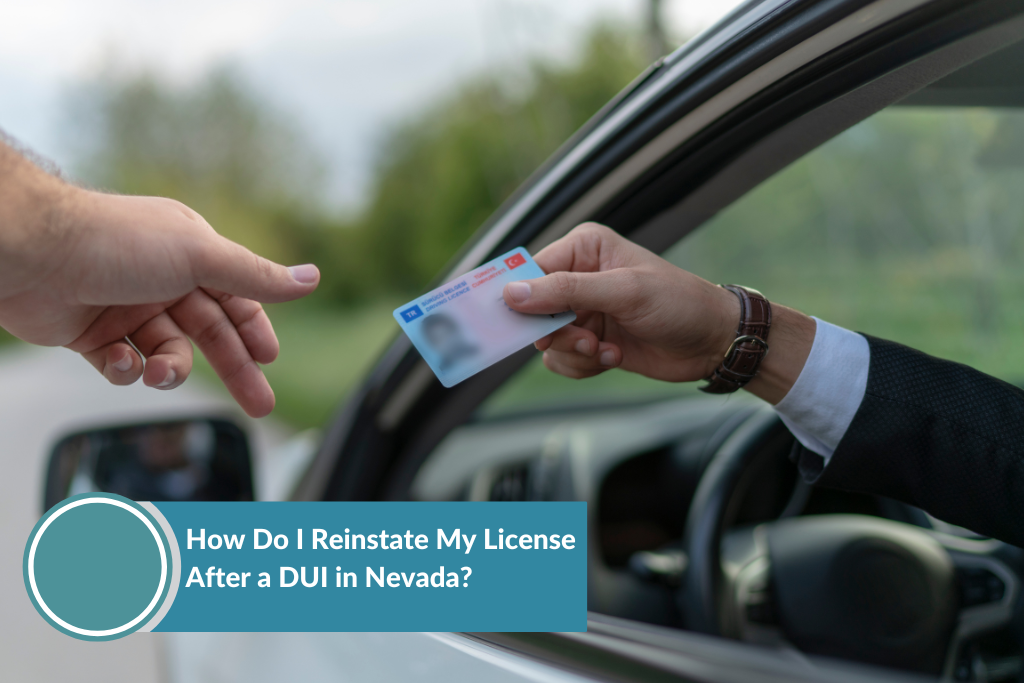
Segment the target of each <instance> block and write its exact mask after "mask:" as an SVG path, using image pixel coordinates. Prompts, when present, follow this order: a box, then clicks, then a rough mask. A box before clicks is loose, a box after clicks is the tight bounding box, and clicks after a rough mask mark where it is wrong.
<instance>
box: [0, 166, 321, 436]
mask: <svg viewBox="0 0 1024 683" xmlns="http://www.w3.org/2000/svg"><path fill="white" fill-rule="evenodd" d="M3 151H4V150H2V149H0V152H3ZM3 160H4V159H0V161H3ZM7 161H8V163H10V159H9V158H8V159H7ZM23 163H24V164H27V162H23ZM29 166H30V165H29ZM30 169H31V170H29V169H26V168H24V167H23V168H22V169H21V171H22V173H21V176H19V177H20V178H22V179H24V177H28V178H29V181H30V182H28V183H26V184H25V185H24V186H23V187H21V188H19V190H20V191H19V192H18V194H17V196H15V197H11V201H9V202H6V204H7V208H6V210H4V209H0V232H2V235H0V246H3V249H0V326H2V327H3V328H4V329H6V330H8V331H9V332H11V333H12V334H14V335H15V336H17V337H19V338H21V339H23V340H25V341H28V342H31V343H34V344H41V345H46V346H66V347H67V348H69V349H71V350H73V351H76V352H78V353H80V354H82V356H84V357H85V358H86V360H88V361H89V362H90V363H92V364H93V366H95V367H96V369H97V370H99V371H100V372H101V373H102V374H103V376H104V377H106V378H107V379H108V380H109V381H110V382H111V383H113V384H119V385H124V384H131V383H133V382H135V381H137V380H138V379H139V378H140V377H142V380H143V382H144V383H145V384H146V385H147V386H150V387H155V388H158V389H173V388H174V387H177V386H179V385H180V384H181V383H182V382H184V381H185V379H186V378H187V377H188V375H189V373H190V372H191V370H192V342H193V341H194V342H195V344H196V346H198V347H199V349H200V351H202V352H203V354H204V355H205V356H206V357H207V359H208V360H209V362H210V365H211V366H213V368H214V370H216V372H217V374H218V376H219V377H220V378H221V380H222V381H223V382H224V384H225V386H226V387H227V389H228V391H230V393H231V395H232V396H233V397H234V398H235V400H236V401H238V403H239V405H240V406H241V407H242V408H243V409H244V410H245V412H246V413H248V414H249V415H251V416H253V417H262V416H264V415H267V414H268V413H270V411H271V410H272V409H273V407H274V393H273V391H272V390H271V388H270V385H269V384H268V383H267V380H266V378H265V377H264V376H263V372H262V370H261V369H260V367H259V365H258V364H261V363H270V362H271V361H273V360H274V359H275V358H276V357H277V354H278V348H279V347H278V341H277V337H276V335H275V334H274V330H273V327H272V326H271V324H270V320H269V318H267V315H266V313H265V312H264V311H263V307H262V306H261V305H260V303H259V302H264V303H276V302H283V301H291V300H293V299H298V298H300V297H303V296H305V295H307V294H309V293H310V292H312V291H313V290H314V289H316V286H317V284H318V282H319V280H320V273H319V271H318V270H317V268H316V266H313V265H303V266H297V267H293V268H285V267H284V266H280V265H278V264H276V263H272V262H271V261H268V260H266V259H264V258H261V257H259V256H257V255H255V254H253V253H252V252H250V251H249V250H247V249H245V248H244V247H242V246H240V245H238V244H236V243H234V242H232V241H230V240H228V239H226V238H224V237H221V236H220V235H218V234H217V233H216V232H215V231H214V230H213V228H212V227H210V225H209V224H208V223H207V222H206V221H205V220H204V219H203V218H202V217H201V216H200V215H199V214H197V213H196V212H195V211H192V210H191V209H189V208H188V207H186V206H184V205H183V204H181V203H179V202H176V201H173V200H170V199H161V198H156V197H126V196H117V195H108V194H102V193H98V192H89V191H85V190H81V189H78V188H73V187H69V186H67V185H64V184H63V183H60V182H59V181H56V180H55V179H50V178H49V177H48V176H46V177H42V175H41V174H40V172H38V170H37V169H35V168H34V167H30ZM2 171H3V168H2V165H0V172H2ZM4 194H5V193H3V192H0V195H4ZM5 198H7V197H5V196H0V204H3V203H5V202H3V201H2V200H4V199H5ZM126 339H127V340H130V341H131V344H129V343H128V342H127V341H126ZM190 340H191V341H190ZM133 345H134V348H133ZM136 349H137V350H138V351H136ZM139 352H141V356H140V353H139ZM143 359H145V361H144V360H143Z"/></svg>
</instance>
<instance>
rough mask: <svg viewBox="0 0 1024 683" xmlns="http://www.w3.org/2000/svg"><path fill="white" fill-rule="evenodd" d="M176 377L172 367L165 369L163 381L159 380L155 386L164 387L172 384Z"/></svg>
mask: <svg viewBox="0 0 1024 683" xmlns="http://www.w3.org/2000/svg"><path fill="white" fill-rule="evenodd" d="M177 378H178V373H176V372H175V371H174V368H171V369H170V370H168V371H167V376H166V377H164V381H163V382H160V384H157V385H156V388H157V389H166V388H167V387H169V386H171V385H172V384H174V380H176V379H177Z"/></svg>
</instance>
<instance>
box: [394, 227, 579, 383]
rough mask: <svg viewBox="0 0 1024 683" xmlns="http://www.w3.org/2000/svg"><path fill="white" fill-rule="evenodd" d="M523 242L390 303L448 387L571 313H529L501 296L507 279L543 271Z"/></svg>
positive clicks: (568, 319)
mask: <svg viewBox="0 0 1024 683" xmlns="http://www.w3.org/2000/svg"><path fill="white" fill-rule="evenodd" d="M543 276H544V271H542V270H541V269H540V266H538V265H537V264H536V263H534V261H533V259H532V258H530V255H529V254H528V253H527V252H526V250H525V249H523V248H522V247H520V248H518V249H513V250H512V251H510V252H508V253H507V254H504V255H502V256H499V257H498V258H496V259H494V260H493V261H489V262H488V263H485V264H484V265H482V266H480V267H479V268H477V269H476V270H473V271H471V272H469V273H467V274H466V275H464V276H463V277H460V278H457V279H455V280H453V281H452V282H449V283H448V284H445V285H442V286H440V287H438V288H437V289H435V290H433V291H432V292H428V293H427V294H425V295H423V296H422V297H420V298H418V299H415V300H413V301H410V302H409V303H407V304H406V305H404V306H399V307H398V308H396V309H395V313H394V315H395V320H397V321H398V324H399V325H401V326H402V330H403V331H404V332H405V333H406V334H407V335H408V336H409V339H411V340H412V343H413V344H414V345H415V346H416V349H417V350H418V351H419V352H420V355H422V356H423V359H424V360H425V361H426V362H427V365H429V366H430V369H431V370H433V371H434V374H435V375H437V378H438V379H439V380H441V384H443V385H444V386H446V387H452V386H455V385H456V384H458V383H459V382H461V381H463V380H464V379H467V378H469V377H472V376H473V375H475V374H476V373H478V372H480V371H481V370H483V369H485V368H487V367H490V366H491V365H494V364H495V363H497V362H498V361H500V360H502V359H503V358H506V357H508V356H510V355H511V354H513V353H515V352H516V351H518V350H519V349H521V348H523V347H525V346H529V345H530V344H532V343H534V342H535V341H537V340H538V339H540V338H542V337H545V336H547V335H549V334H551V333H552V332H554V331H555V330H557V329H559V328H561V327H563V326H565V325H568V324H569V323H571V322H572V321H574V320H575V319H576V314H575V313H574V312H572V311H566V312H563V313H556V314H552V315H528V314H525V313H519V312H517V311H514V310H512V309H511V308H509V307H508V305H507V304H506V303H505V300H504V299H503V298H502V294H501V292H502V289H503V288H504V287H505V285H506V284H507V283H509V282H514V281H516V280H530V279H533V278H538V277H543Z"/></svg>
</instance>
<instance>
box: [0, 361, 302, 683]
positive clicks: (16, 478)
mask: <svg viewBox="0 0 1024 683" xmlns="http://www.w3.org/2000/svg"><path fill="white" fill-rule="evenodd" d="M208 413H216V414H218V415H224V414H229V415H232V416H235V417H236V418H237V419H238V421H239V423H240V424H243V426H245V427H246V428H247V429H248V431H249V435H250V439H251V441H252V448H253V451H254V457H255V459H256V464H255V467H256V472H257V477H259V473H260V466H261V464H267V453H268V452H270V451H271V450H273V449H274V448H276V447H277V446H278V445H280V443H281V442H282V441H283V440H284V439H285V438H286V437H287V431H286V430H284V429H283V428H281V427H280V426H279V425H275V424H274V423H273V422H270V421H267V420H263V421H260V422H256V421H254V420H249V419H248V418H246V417H245V416H244V415H243V414H242V413H241V412H240V411H239V410H238V409H237V408H236V407H235V406H234V404H233V403H232V402H231V401H230V398H229V397H228V396H227V394H226V393H224V392H222V391H221V390H220V389H219V388H217V387H214V386H211V385H210V384H208V383H204V382H203V381H202V379H201V378H198V377H192V378H190V379H189V380H188V382H186V383H185V385H183V386H182V387H179V388H178V389H175V390H174V391H170V392H162V391H156V390H154V389H149V388H147V387H145V386H143V385H142V383H141V382H139V383H138V384H136V385H134V386H131V387H113V386H111V385H109V384H107V382H106V380H104V379H103V378H102V377H101V376H100V375H99V374H98V373H97V372H96V371H95V370H94V369H93V368H92V366H90V365H89V364H88V363H86V362H85V361H84V360H82V359H81V358H79V357H78V356H77V355H76V354H73V353H71V352H70V351H66V350H64V349H44V348H34V347H25V346H15V347H8V348H5V349H3V350H0V465H2V469H0V679H2V680H5V681H33V682H34V681H61V682H64V681H75V682H76V683H87V682H90V681H97V682H100V681H102V682H103V683H107V682H109V681H133V682H134V683H146V682H148V681H160V680H165V678H166V677H165V672H166V661H165V659H166V658H165V652H166V650H167V647H166V646H167V642H166V641H165V640H164V636H161V635H160V634H149V633H147V634H137V635H135V636H132V637H131V638H127V639H124V640H115V641H111V642H105V643H86V642H82V641H78V640H75V639H73V638H70V637H68V636H65V635H63V634H61V633H59V632H58V631H56V630H54V629H52V628H51V627H50V626H49V625H47V624H46V622H45V621H43V619H42V618H41V617H39V616H38V615H37V614H36V612H35V609H34V608H33V607H32V604H31V603H30V602H29V599H28V597H27V595H26V593H25V588H24V583H23V580H22V554H23V552H24V548H25V541H26V539H27V538H28V534H29V532H30V531H31V530H32V527H33V526H34V525H35V523H36V521H38V519H39V517H40V515H41V514H42V510H41V506H42V490H43V477H44V476H45V465H46V458H47V456H48V454H49V449H50V447H51V446H52V445H53V444H54V443H55V442H56V441H57V439H58V438H59V437H60V436H62V435H63V434H66V433H68V432H69V431H73V430H75V429H81V428H88V427H92V426H101V425H116V424H118V423H124V422H138V421H142V420H146V419H148V418H167V417H171V416H176V415H182V416H185V415H189V416H195V415H203V414H208ZM270 464H273V463H270ZM264 469H266V468H264ZM260 484H261V482H260V480H259V478H257V490H259V489H260ZM175 649H176V648H175Z"/></svg>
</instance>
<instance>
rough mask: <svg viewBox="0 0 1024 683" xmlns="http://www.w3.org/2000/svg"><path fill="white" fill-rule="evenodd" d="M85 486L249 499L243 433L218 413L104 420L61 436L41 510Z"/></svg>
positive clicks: (167, 497)
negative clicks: (115, 423) (116, 422)
mask: <svg viewBox="0 0 1024 683" xmlns="http://www.w3.org/2000/svg"><path fill="white" fill-rule="evenodd" d="M90 491H103V492H106V493H116V494H118V495H122V496H124V497H125V498H129V499H131V500H149V501H221V500H226V501H238V500H253V482H252V461H251V458H250V455H249V442H248V439H246V436H245V432H243V431H242V430H241V428H239V427H238V426H237V425H235V424H234V423H232V422H230V421H228V420H222V419H206V418H200V419H193V420H176V421H173V422H151V423H147V424H137V425H127V426H122V427H109V428H105V429H94V430H90V431H85V432H78V433H75V434H70V435H68V436H65V437H63V438H62V439H61V440H60V441H58V442H57V445H56V446H54V448H53V452H52V453H51V454H50V462H49V466H48V469H47V473H46V488H45V490H44V492H43V510H44V511H45V510H49V509H50V508H51V507H53V506H54V505H55V504H57V503H59V502H60V501H62V500H64V499H65V498H67V497H68V496H73V495H75V494H78V493H86V492H90Z"/></svg>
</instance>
